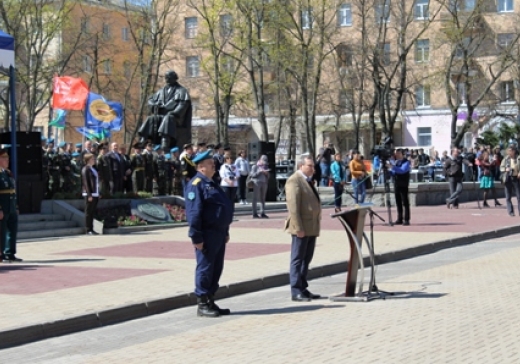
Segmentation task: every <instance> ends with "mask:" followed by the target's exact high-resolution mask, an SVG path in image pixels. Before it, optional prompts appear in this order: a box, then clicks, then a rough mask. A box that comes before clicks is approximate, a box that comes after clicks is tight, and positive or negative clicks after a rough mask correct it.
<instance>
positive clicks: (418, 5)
mask: <svg viewBox="0 0 520 364" xmlns="http://www.w3.org/2000/svg"><path fill="white" fill-rule="evenodd" d="M428 3H429V0H415V6H414V10H413V11H414V17H415V19H417V20H424V19H428V18H429V17H430V13H429V4H428Z"/></svg>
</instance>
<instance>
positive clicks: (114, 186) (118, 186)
mask: <svg viewBox="0 0 520 364" xmlns="http://www.w3.org/2000/svg"><path fill="white" fill-rule="evenodd" d="M109 185H110V194H111V195H112V196H113V195H114V194H115V193H118V192H123V179H122V178H114V179H113V180H112V181H110V182H109Z"/></svg>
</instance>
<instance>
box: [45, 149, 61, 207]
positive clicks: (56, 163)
mask: <svg viewBox="0 0 520 364" xmlns="http://www.w3.org/2000/svg"><path fill="white" fill-rule="evenodd" d="M47 161H48V166H49V177H50V178H49V190H50V191H49V197H51V198H52V196H54V194H56V193H58V192H59V191H60V177H61V174H60V156H59V154H58V153H56V152H55V151H54V139H49V140H47Z"/></svg>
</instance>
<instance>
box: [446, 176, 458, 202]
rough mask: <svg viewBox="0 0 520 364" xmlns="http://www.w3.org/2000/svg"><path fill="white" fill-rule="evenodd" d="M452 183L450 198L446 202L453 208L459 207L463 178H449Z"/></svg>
mask: <svg viewBox="0 0 520 364" xmlns="http://www.w3.org/2000/svg"><path fill="white" fill-rule="evenodd" d="M448 182H449V183H450V197H448V199H447V200H446V202H447V203H450V204H452V205H453V206H459V196H460V194H461V193H462V177H460V178H459V177H449V179H448Z"/></svg>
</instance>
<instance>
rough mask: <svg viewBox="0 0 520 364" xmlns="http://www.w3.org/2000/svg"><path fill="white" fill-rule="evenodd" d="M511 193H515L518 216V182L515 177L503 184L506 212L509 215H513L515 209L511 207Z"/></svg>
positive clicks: (519, 206) (519, 197)
mask: <svg viewBox="0 0 520 364" xmlns="http://www.w3.org/2000/svg"><path fill="white" fill-rule="evenodd" d="M513 191H514V192H515V196H516V200H517V206H518V213H519V214H520V181H519V180H518V178H517V177H511V178H508V179H507V182H506V183H505V189H504V192H505V193H506V205H507V212H509V213H510V214H514V213H515V208H514V207H513V203H512V202H511V197H513Z"/></svg>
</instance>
